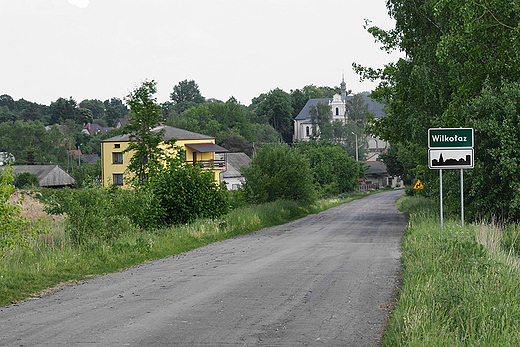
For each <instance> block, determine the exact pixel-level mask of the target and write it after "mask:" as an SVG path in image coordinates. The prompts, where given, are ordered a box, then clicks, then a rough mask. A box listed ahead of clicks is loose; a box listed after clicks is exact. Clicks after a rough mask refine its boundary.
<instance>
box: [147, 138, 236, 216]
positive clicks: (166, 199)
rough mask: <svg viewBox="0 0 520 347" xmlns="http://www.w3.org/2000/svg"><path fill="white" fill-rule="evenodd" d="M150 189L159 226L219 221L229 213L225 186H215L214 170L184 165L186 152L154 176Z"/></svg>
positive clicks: (168, 160) (172, 159)
mask: <svg viewBox="0 0 520 347" xmlns="http://www.w3.org/2000/svg"><path fill="white" fill-rule="evenodd" d="M147 189H148V190H149V191H150V192H151V194H152V195H153V197H154V201H155V204H154V206H153V208H154V209H155V211H154V214H155V215H157V221H158V223H159V224H167V225H169V224H180V223H187V222H190V221H193V220H195V219H197V218H216V217H219V216H221V215H223V214H225V213H227V212H228V209H229V201H228V197H227V191H226V188H225V185H224V184H220V185H218V184H216V183H215V182H214V173H213V171H212V170H203V169H201V168H200V167H199V166H198V165H191V164H188V163H185V162H184V151H183V150H182V149H180V148H178V149H177V154H176V156H175V157H169V158H167V159H166V165H165V166H164V167H163V168H161V169H160V170H158V171H157V172H154V174H153V175H151V176H150V179H149V184H148V187H147Z"/></svg>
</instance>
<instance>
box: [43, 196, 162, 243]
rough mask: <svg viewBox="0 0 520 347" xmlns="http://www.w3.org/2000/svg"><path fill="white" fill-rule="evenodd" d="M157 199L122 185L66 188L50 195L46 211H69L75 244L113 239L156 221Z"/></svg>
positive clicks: (67, 212)
mask: <svg viewBox="0 0 520 347" xmlns="http://www.w3.org/2000/svg"><path fill="white" fill-rule="evenodd" d="M152 202H153V199H152V197H151V196H150V195H149V194H148V193H147V192H146V191H144V190H139V189H135V190H131V189H126V190H124V189H120V188H118V187H115V186H114V187H111V188H101V187H89V188H83V189H69V188H64V189H61V190H57V191H54V192H52V194H51V196H50V197H48V198H47V203H48V206H47V207H46V212H48V213H50V214H54V215H59V214H65V215H66V216H67V218H66V232H67V234H68V235H69V237H70V239H71V241H72V242H73V243H74V244H75V245H86V244H88V243H90V242H97V241H103V240H113V239H116V238H117V237H119V236H120V235H121V234H123V233H125V232H131V231H132V230H133V231H135V230H139V228H140V227H148V226H150V225H153V224H154V222H155V221H154V216H153V213H152V212H153V209H152V208H151V205H152Z"/></svg>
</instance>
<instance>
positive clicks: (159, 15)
mask: <svg viewBox="0 0 520 347" xmlns="http://www.w3.org/2000/svg"><path fill="white" fill-rule="evenodd" d="M385 2H386V1H385V0H90V1H89V0H0V32H1V33H2V54H1V60H0V61H1V62H2V69H1V71H2V72H1V74H0V95H2V94H9V95H11V96H12V97H13V98H14V99H15V100H18V99H20V98H24V99H26V100H29V101H34V102H38V103H41V104H45V105H49V104H50V102H52V101H55V100H56V99H58V98H59V97H65V98H68V97H70V96H72V97H73V98H74V99H75V100H76V101H77V102H78V103H79V102H80V101H82V100H84V99H99V100H102V101H103V100H106V99H109V98H111V97H118V98H121V99H123V98H124V97H125V96H126V95H128V93H129V92H130V91H131V90H132V89H133V88H135V87H136V86H138V85H139V84H140V83H141V82H142V81H144V80H145V79H148V80H151V79H154V80H156V81H157V82H158V84H157V87H158V93H157V95H156V96H157V100H158V101H159V102H164V101H168V100H169V94H170V93H171V92H172V89H173V86H174V85H175V84H177V83H178V82H179V81H182V80H185V79H188V80H195V82H196V83H197V84H198V85H199V88H200V91H201V93H202V95H203V96H205V97H206V98H216V99H219V100H223V101H226V100H228V99H229V97H230V96H234V97H235V98H237V99H238V100H239V101H240V102H241V103H243V104H245V105H249V104H250V103H251V99H252V98H254V97H256V96H258V95H260V94H261V93H267V92H269V91H270V90H272V89H275V88H281V89H283V90H285V91H286V92H290V90H291V89H297V88H302V87H304V86H305V85H308V84H314V85H316V86H331V87H333V86H338V85H339V84H340V82H341V76H342V72H344V74H345V82H346V83H347V88H348V89H352V90H353V92H355V93H356V92H362V91H367V90H372V89H374V87H375V84H374V83H370V82H360V81H359V76H358V75H356V74H355V73H354V72H353V71H352V63H353V62H356V63H359V64H362V65H365V66H371V67H382V66H383V64H385V63H388V62H390V61H395V60H396V59H397V55H388V54H386V53H385V52H383V51H381V50H380V49H379V45H378V44H377V43H375V42H374V39H373V37H372V36H371V35H370V34H368V33H367V32H366V30H365V29H363V25H364V22H365V19H369V20H371V21H372V23H373V24H374V25H377V26H379V27H382V28H385V29H389V28H392V27H393V21H392V19H391V18H390V17H389V16H388V11H387V9H386V7H385Z"/></svg>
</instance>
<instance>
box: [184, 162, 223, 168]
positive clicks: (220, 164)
mask: <svg viewBox="0 0 520 347" xmlns="http://www.w3.org/2000/svg"><path fill="white" fill-rule="evenodd" d="M186 162H187V163H190V164H192V165H198V166H200V167H201V168H202V169H225V168H226V161H225V160H197V161H195V162H194V161H186Z"/></svg>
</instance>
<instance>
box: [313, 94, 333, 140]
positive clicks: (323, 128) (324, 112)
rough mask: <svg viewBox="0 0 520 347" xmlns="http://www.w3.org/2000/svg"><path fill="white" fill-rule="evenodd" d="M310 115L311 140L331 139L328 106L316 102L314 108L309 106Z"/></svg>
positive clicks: (330, 120) (330, 115)
mask: <svg viewBox="0 0 520 347" xmlns="http://www.w3.org/2000/svg"><path fill="white" fill-rule="evenodd" d="M309 114H310V115H311V124H312V132H311V135H310V138H311V140H319V139H322V140H325V141H330V140H331V139H332V137H333V136H332V135H333V134H332V124H331V122H332V110H331V109H330V107H329V105H327V104H326V103H324V102H318V104H317V105H316V106H314V105H311V106H310V109H309Z"/></svg>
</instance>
